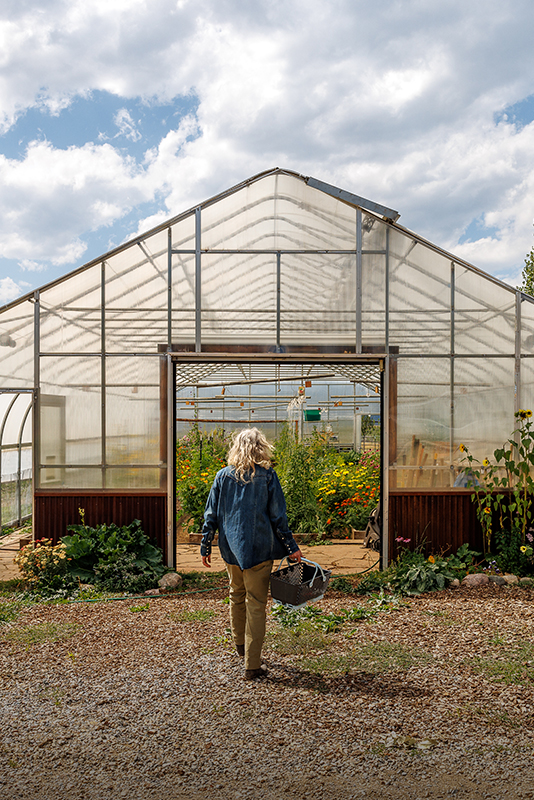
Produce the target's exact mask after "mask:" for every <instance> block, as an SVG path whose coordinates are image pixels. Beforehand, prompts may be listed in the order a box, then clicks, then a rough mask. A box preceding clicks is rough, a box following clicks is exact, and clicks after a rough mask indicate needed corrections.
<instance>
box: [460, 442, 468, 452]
mask: <svg viewBox="0 0 534 800" xmlns="http://www.w3.org/2000/svg"><path fill="white" fill-rule="evenodd" d="M466 451H467V447H466V446H465V444H461V445H460V452H461V453H465V452H466Z"/></svg>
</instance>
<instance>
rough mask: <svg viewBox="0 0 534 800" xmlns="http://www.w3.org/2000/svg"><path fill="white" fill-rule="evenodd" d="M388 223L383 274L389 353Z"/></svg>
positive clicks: (386, 334) (387, 348) (386, 335)
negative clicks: (384, 271) (384, 273)
mask: <svg viewBox="0 0 534 800" xmlns="http://www.w3.org/2000/svg"><path fill="white" fill-rule="evenodd" d="M389 230H390V228H389V225H388V226H387V227H386V275H385V284H386V285H385V287H384V288H385V297H384V306H385V314H386V319H385V337H386V353H389Z"/></svg>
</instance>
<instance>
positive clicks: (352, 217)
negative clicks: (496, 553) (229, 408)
mask: <svg viewBox="0 0 534 800" xmlns="http://www.w3.org/2000/svg"><path fill="white" fill-rule="evenodd" d="M397 216H398V215H397V214H396V213H395V212H391V211H390V210H389V209H386V208H382V207H380V206H377V205H376V204H375V203H371V202H369V201H365V200H363V199H362V198H358V197H356V196H355V195H351V194H350V193H348V192H342V191H341V190H337V189H335V187H331V186H329V185H328V184H323V183H321V182H320V181H316V180H314V179H309V178H306V177H304V176H302V175H298V174H297V173H293V172H289V171H287V170H280V169H274V170H270V171H269V172H266V173H262V174H260V175H257V176H255V177H254V178H251V179H249V180H247V181H245V182H244V183H242V184H240V185H238V186H236V187H233V188H232V189H229V190H228V191H226V192H224V193H222V194H221V195H219V196H217V197H215V198H212V199H210V200H208V201H206V202H205V203H202V204H200V205H199V206H198V207H195V208H192V209H189V210H188V211H186V212H184V213H183V214H181V215H179V216H177V217H175V218H173V219H171V220H170V221H168V222H167V223H165V224H162V225H160V226H159V227H158V228H156V229H154V230H152V231H149V232H148V233H146V234H145V235H142V236H139V237H137V238H136V239H134V240H132V241H130V242H127V243H126V244H124V245H122V246H121V247H120V248H117V249H116V250H114V251H112V252H110V253H108V254H106V255H104V256H102V257H101V258H100V259H97V260H95V261H93V262H91V263H89V264H87V265H86V266H84V267H81V268H80V269H78V270H76V271H74V272H73V273H71V274H69V275H66V276H65V277H64V278H62V279H61V280H58V281H56V282H54V283H53V284H50V285H48V286H44V287H43V288H42V289H40V290H38V291H35V292H32V293H30V294H29V295H26V296H25V297H22V298H20V299H19V300H17V301H15V302H13V303H11V304H9V305H7V306H5V307H4V308H2V309H0V389H1V391H2V392H3V394H2V395H1V400H2V406H1V409H0V413H1V414H2V415H3V421H4V428H3V434H2V441H1V447H2V481H3V483H4V482H6V485H7V483H9V482H10V481H9V480H8V478H9V476H13V475H18V473H19V472H20V478H19V483H20V481H22V479H23V478H22V474H23V473H24V475H26V476H28V475H30V474H31V473H30V472H29V470H30V462H29V458H30V456H29V452H30V448H29V445H30V443H31V428H32V413H31V409H32V408H33V409H34V414H35V419H34V421H33V430H34V433H35V435H36V436H37V439H36V441H35V442H34V447H33V479H34V487H35V488H38V487H40V488H42V489H45V488H47V487H49V488H54V487H55V488H57V489H61V488H69V487H70V488H92V489H95V490H101V489H104V488H125V489H135V488H145V489H151V488H152V489H156V488H159V487H161V486H165V485H166V484H165V472H166V460H167V456H166V453H165V451H164V448H163V449H162V433H161V424H160V423H161V413H162V412H161V409H162V403H164V402H165V400H166V398H165V397H164V396H163V392H164V389H163V386H164V382H163V381H162V369H164V366H165V363H167V362H166V361H165V358H166V354H167V353H171V352H172V353H174V358H175V360H178V361H179V358H178V356H177V355H176V354H178V353H179V352H180V351H184V352H188V353H190V354H191V353H195V352H196V353H205V352H213V353H214V358H213V364H212V366H211V367H210V366H208V367H207V368H206V367H205V372H206V373H207V374H208V375H209V374H210V369H211V372H213V370H214V369H216V361H217V359H216V356H215V354H216V352H217V351H218V350H221V351H224V350H225V348H226V349H228V350H232V351H235V350H239V348H244V347H246V348H248V350H247V352H254V351H255V350H257V351H258V352H259V351H261V352H271V353H272V354H273V359H275V356H276V354H277V353H290V352H297V351H299V349H300V350H302V351H305V350H306V348H307V347H312V348H314V349H315V351H316V352H320V353H321V354H323V355H324V354H328V353H329V352H333V353H334V352H335V353H337V354H338V355H339V353H345V354H346V355H347V360H351V359H352V361H353V363H354V364H357V363H358V358H359V356H362V355H363V354H369V353H376V354H377V362H376V363H377V364H378V361H379V357H384V358H386V359H387V360H388V364H389V363H393V362H394V363H395V365H396V369H395V376H396V378H395V380H396V385H395V387H394V394H395V402H394V403H393V404H392V402H391V396H392V392H393V387H392V386H390V387H389V391H390V404H389V407H388V408H389V414H390V415H391V414H392V413H393V414H394V415H395V419H394V420H389V422H390V423H391V424H393V423H394V427H395V433H396V443H395V446H394V447H393V448H391V450H390V453H389V465H388V466H389V476H390V482H391V485H394V486H396V487H398V488H402V487H406V488H410V487H414V486H420V487H436V488H439V487H443V488H446V487H451V486H452V485H453V483H454V478H455V476H456V475H457V473H458V470H459V469H460V468H461V459H462V454H461V453H460V451H459V444H460V443H464V444H466V445H468V446H469V448H470V449H471V451H472V452H473V454H474V455H475V456H477V457H479V458H483V457H485V456H486V455H487V454H488V452H491V450H492V449H493V448H494V447H496V446H498V445H499V444H501V443H502V442H503V441H504V439H506V437H507V436H508V435H509V433H510V430H511V429H512V427H513V414H514V411H515V410H517V409H518V408H519V407H522V406H528V404H529V398H531V397H532V385H533V382H534V367H533V362H532V358H533V354H534V305H533V300H532V298H530V297H528V296H527V295H525V294H522V293H521V292H519V291H517V290H515V289H513V288H512V287H510V286H507V285H505V284H503V283H501V282H499V281H498V280H496V279H495V278H493V277H491V276H489V275H486V274H484V273H483V272H481V271H480V270H478V269H476V268H475V267H473V266H471V265H469V264H466V263H465V262H463V261H462V260H461V259H456V258H455V257H454V256H453V255H451V254H450V253H446V252H444V251H442V250H440V249H439V248H438V247H436V246H434V245H432V244H431V243H429V242H426V241H425V240H424V239H422V238H421V237H419V236H418V235H417V234H415V233H413V232H410V231H408V230H406V229H404V228H402V227H401V226H400V225H399V224H398V223H397V222H396V218H397ZM391 374H393V373H391ZM197 378H198V376H197ZM206 379H207V378H206ZM335 380H336V381H338V382H339V381H340V380H341V378H340V375H339V374H337V373H336V378H335ZM343 380H346V382H348V384H351V381H352V384H351V385H353V384H354V379H351V377H350V376H349V377H346V378H343ZM375 381H376V379H373V380H370V384H372V383H374V382H375ZM390 381H391V379H390ZM197 382H198V380H197ZM338 385H341V384H339V383H338ZM359 385H360V386H363V387H365V386H366V384H365V383H361V384H359ZM24 392H25V393H24ZM28 392H29V394H28ZM17 393H19V394H18V395H17ZM23 393H24V394H23ZM15 396H17V399H16V401H15V404H14V405H13V406H12V407H11V406H10V403H11V402H12V399H13V397H15ZM28 408H29V409H30V411H29V412H28V413H27V414H26V412H27V411H28ZM392 409H393V411H392ZM25 414H26V416H24V415H25ZM23 417H24V425H23V426H22V432H21V425H22V422H23ZM19 453H20V454H21V455H19ZM13 454H14V455H13ZM19 462H20V463H19ZM24 480H27V477H26V478H24ZM19 494H20V492H19ZM2 497H3V500H4V495H2ZM19 505H20V503H19ZM22 505H24V502H23V503H22ZM15 506H16V502H15ZM26 506H27V504H26ZM26 506H24V509H23V510H20V509H15V510H14V511H10V512H9V513H8V512H6V511H5V510H4V511H3V515H4V519H5V520H6V521H7V518H6V513H7V516H13V515H14V518H18V517H21V516H23V515H24V513H23V512H24V510H26V511H27V508H26Z"/></svg>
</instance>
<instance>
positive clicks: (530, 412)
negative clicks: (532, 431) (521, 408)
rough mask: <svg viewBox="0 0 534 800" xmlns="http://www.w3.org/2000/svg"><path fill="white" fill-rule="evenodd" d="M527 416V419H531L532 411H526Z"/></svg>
mask: <svg viewBox="0 0 534 800" xmlns="http://www.w3.org/2000/svg"><path fill="white" fill-rule="evenodd" d="M525 416H526V417H531V416H532V411H531V410H530V409H529V410H528V411H525Z"/></svg>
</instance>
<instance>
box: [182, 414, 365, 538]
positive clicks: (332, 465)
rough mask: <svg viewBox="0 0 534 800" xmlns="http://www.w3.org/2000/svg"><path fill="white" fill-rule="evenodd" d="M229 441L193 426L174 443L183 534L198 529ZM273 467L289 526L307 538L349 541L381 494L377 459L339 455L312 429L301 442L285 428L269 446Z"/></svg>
mask: <svg viewBox="0 0 534 800" xmlns="http://www.w3.org/2000/svg"><path fill="white" fill-rule="evenodd" d="M229 445H230V437H228V436H225V434H224V433H223V431H222V430H220V429H216V430H214V431H212V432H210V433H205V432H202V431H201V430H200V429H199V427H198V425H192V426H191V430H190V432H189V433H188V434H187V435H186V436H184V437H182V438H181V439H180V440H179V441H178V446H177V453H176V465H177V495H178V500H179V507H180V514H185V515H187V517H188V523H187V524H188V530H189V531H190V532H192V533H199V532H200V530H201V529H202V523H203V516H204V507H205V505H206V500H207V498H208V494H209V490H210V487H211V484H212V483H213V479H214V477H215V475H216V474H217V472H218V471H219V470H220V469H221V468H222V467H223V466H225V464H226V455H227V452H228V449H229ZM273 451H274V466H275V469H276V472H277V474H278V477H279V478H280V483H281V484H282V488H283V490H284V494H285V498H286V504H287V514H288V520H289V525H290V527H291V529H292V531H293V532H294V533H297V534H301V535H304V536H308V537H311V538H312V539H320V538H324V537H328V538H350V536H351V534H352V529H356V530H361V529H362V528H365V525H366V523H367V519H368V517H369V514H370V512H371V511H372V509H373V508H374V506H376V504H377V503H378V499H379V494H380V455H379V454H378V453H376V452H361V451H355V450H348V451H340V450H338V449H336V447H335V446H333V444H332V442H331V438H330V436H329V435H328V432H327V431H326V430H325V429H323V430H318V429H317V428H314V430H313V432H312V434H311V435H310V436H309V437H307V438H305V439H300V438H299V436H298V435H297V434H296V433H295V428H293V427H292V426H291V425H290V424H289V423H286V424H285V425H283V427H282V430H281V432H280V435H279V436H278V437H277V439H276V440H275V442H274V447H273Z"/></svg>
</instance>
